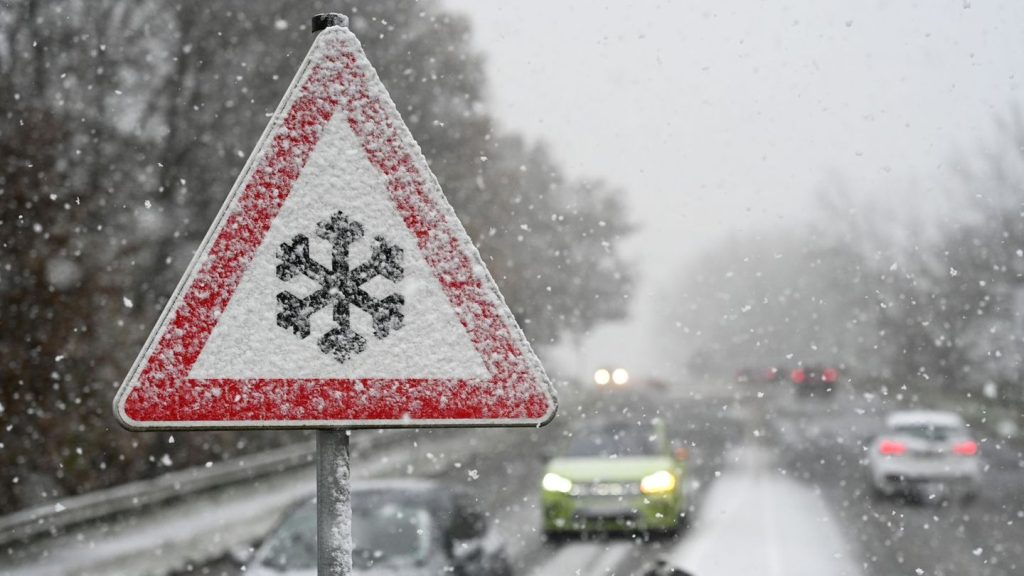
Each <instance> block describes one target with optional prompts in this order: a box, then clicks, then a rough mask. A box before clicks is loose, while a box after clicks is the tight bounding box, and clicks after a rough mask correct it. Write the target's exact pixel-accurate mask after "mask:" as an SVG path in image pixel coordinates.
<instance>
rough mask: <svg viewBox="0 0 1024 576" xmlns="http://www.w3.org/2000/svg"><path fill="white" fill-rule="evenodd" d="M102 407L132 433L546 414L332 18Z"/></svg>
mask: <svg viewBox="0 0 1024 576" xmlns="http://www.w3.org/2000/svg"><path fill="white" fill-rule="evenodd" d="M115 411H116V413H117V416H118V419H119V420H120V421H121V423H122V424H123V425H125V426H126V427H128V428H132V429H168V428H265V427H284V428H302V427H321V428H322V427H418V426H481V425H541V424H544V423H546V422H547V421H549V420H550V419H551V418H552V417H553V416H554V412H555V400H554V395H553V393H552V390H551V386H550V384H549V382H548V380H547V377H546V376H545V374H544V371H543V368H542V367H541V365H540V362H539V361H538V360H537V358H536V356H535V355H534V353H533V351H532V350H531V349H530V346H529V344H528V343H527V341H526V339H525V337H524V336H523V334H522V331H521V330H520V329H519V327H518V326H517V325H516V323H515V319H514V318H513V317H512V314H511V313H510V312H509V310H508V308H507V307H506V305H505V303H504V301H503V300H502V298H501V295H500V294H499V293H498V290H497V288H496V286H495V285H494V282H493V280H492V279H491V277H490V275H489V274H488V273H487V270H486V268H485V267H484V265H483V263H482V261H481V260H480V257H479V254H478V253H477V251H476V248H475V247H474V246H473V244H472V242H471V241H470V239H469V237H468V236H467V235H466V233H465V230H464V229H463V228H462V225H461V224H460V223H459V221H458V219H457V218H456V216H455V213H454V212H453V211H452V209H451V207H450V206H449V205H448V203H447V200H446V199H445V198H444V195H443V193H442V192H441V189H440V187H439V186H438V184H437V180H436V179H435V178H434V176H433V174H431V172H430V170H429V168H428V167H427V164H426V161H425V160H424V158H423V156H422V154H421V153H420V151H419V147H418V146H417V145H416V143H415V142H414V141H413V139H412V137H411V135H410V134H409V132H408V129H407V128H406V127H405V125H404V123H403V122H402V120H401V117H400V116H399V114H398V112H397V110H396V109H395V106H394V104H393V103H392V101H391V99H390V96H389V95H388V94H387V91H386V90H385V89H384V87H383V85H381V83H380V80H379V79H378V78H377V75H376V73H375V72H374V70H373V68H372V67H371V66H370V64H369V62H368V61H367V60H366V56H365V55H364V54H363V51H362V48H361V47H360V45H359V42H358V40H356V38H355V36H353V35H352V34H351V33H350V32H349V31H348V30H347V29H345V28H342V27H332V28H328V29H326V30H324V31H323V32H321V33H320V34H319V36H318V37H317V39H316V40H315V42H314V44H313V47H312V49H311V50H310V53H309V55H307V57H306V60H305V61H304V62H303V65H302V66H301V68H300V69H299V72H298V75H297V76H296V78H295V80H294V81H293V82H292V86H291V87H290V88H289V90H288V93H287V94H286V95H285V97H284V100H283V101H282V103H281V105H280V107H279V108H278V111H277V113H276V114H275V115H274V117H273V118H272V120H271V122H270V124H269V125H268V127H267V130H266V132H265V133H264V135H263V138H262V139H261V140H260V142H259V144H258V145H257V147H256V150H255V151H254V152H253V154H252V156H251V157H250V158H249V162H248V163H247V164H246V167H245V169H244V170H243V172H242V174H241V175H240V176H239V179H238V181H237V182H236V183H235V186H234V188H233V190H232V191H231V194H230V195H229V197H228V199H227V201H226V202H225V204H224V206H223V207H222V209H221V211H220V214H219V215H218V217H217V220H216V221H215V222H214V224H213V227H212V228H211V230H210V232H209V233H208V234H207V237H206V239H205V240H204V242H203V244H202V246H201V247H200V249H199V251H198V252H197V255H196V258H195V259H194V260H193V262H192V264H191V265H190V267H189V269H188V271H187V272H186V274H185V277H184V278H183V279H182V282H181V283H180V284H179V286H178V289H177V291H176V292H175V295H174V297H173V298H172V299H171V301H170V302H169V303H168V305H167V308H166V309H165V310H164V313H163V315H162V317H161V319H160V321H159V323H158V324H157V326H156V328H155V329H154V331H153V333H152V334H151V335H150V338H149V341H148V342H147V344H146V347H145V348H144V349H143V351H142V353H141V354H140V355H139V358H138V359H137V360H136V362H135V366H134V367H133V368H132V371H131V373H130V374H129V375H128V377H127V378H126V379H125V382H124V384H122V386H121V389H120V390H119V392H118V395H117V398H116V399H115Z"/></svg>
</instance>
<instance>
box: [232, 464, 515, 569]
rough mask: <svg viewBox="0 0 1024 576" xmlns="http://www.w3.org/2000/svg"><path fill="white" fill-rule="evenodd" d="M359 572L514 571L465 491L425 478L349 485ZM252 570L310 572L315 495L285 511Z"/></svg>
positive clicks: (354, 557)
mask: <svg viewBox="0 0 1024 576" xmlns="http://www.w3.org/2000/svg"><path fill="white" fill-rule="evenodd" d="M352 544H353V553H352V564H353V571H354V572H355V573H357V574H366V575H377V574H380V575H384V574H403V575H414V576H420V575H422V576H426V575H428V574H429V575H431V576H434V575H437V574H455V575H467V576H468V575H480V576H511V574H512V568H511V564H510V563H509V561H508V557H507V555H506V552H505V548H504V544H503V542H502V541H501V539H500V538H499V537H498V536H497V534H496V533H495V532H493V531H492V530H491V529H490V527H489V526H488V523H487V521H486V518H485V516H484V515H483V513H481V512H480V510H479V509H478V508H477V506H476V502H475V498H474V497H473V495H472V494H471V493H470V492H468V491H464V490H461V489H458V488H453V487H449V486H446V485H444V484H441V483H438V482H432V481H426V480H405V479H402V480H386V481H381V480H377V481H372V482H371V481H367V483H366V484H358V483H357V484H355V485H354V486H353V490H352ZM245 573H246V574H249V575H251V576H283V575H288V576H315V575H316V573H317V548H316V502H315V501H314V500H307V501H305V502H303V503H301V504H299V505H298V506H297V507H295V508H294V509H293V510H292V511H291V513H289V514H288V515H287V516H286V517H285V518H284V520H283V521H282V522H281V523H280V524H279V525H278V526H277V528H276V529H275V530H274V531H273V532H272V533H271V534H270V535H269V536H268V537H267V538H266V540H264V542H263V544H262V545H260V547H259V549H258V550H257V551H256V553H255V555H254V556H253V560H252V562H250V563H249V565H248V566H247V567H246V572H245Z"/></svg>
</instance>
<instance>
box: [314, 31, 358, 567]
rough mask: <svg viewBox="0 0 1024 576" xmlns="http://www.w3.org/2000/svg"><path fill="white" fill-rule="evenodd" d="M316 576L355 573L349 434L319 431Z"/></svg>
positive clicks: (345, 431) (317, 438) (317, 448)
mask: <svg viewBox="0 0 1024 576" xmlns="http://www.w3.org/2000/svg"><path fill="white" fill-rule="evenodd" d="M331 26H345V27H347V26H348V17H347V16H344V15H343V14H335V13H327V14H317V15H316V16H313V26H312V30H313V34H316V33H318V32H320V31H322V30H324V29H326V28H329V27H331ZM316 538H317V540H316V542H317V544H316V549H317V550H316V551H317V576H350V575H351V574H352V486H351V471H350V468H349V454H348V431H347V430H338V429H329V430H317V432H316Z"/></svg>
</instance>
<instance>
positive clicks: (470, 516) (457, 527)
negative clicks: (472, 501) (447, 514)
mask: <svg viewBox="0 0 1024 576" xmlns="http://www.w3.org/2000/svg"><path fill="white" fill-rule="evenodd" d="M486 533H487V520H486V519H485V518H484V515H483V514H481V513H480V512H479V511H478V510H476V509H475V508H461V509H457V510H456V511H455V513H454V515H453V517H452V524H451V528H450V529H449V531H448V537H449V538H451V539H452V540H453V541H459V540H476V539H478V538H482V537H483V536H484V534H486ZM456 547H457V546H456Z"/></svg>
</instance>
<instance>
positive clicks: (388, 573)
mask: <svg viewBox="0 0 1024 576" xmlns="http://www.w3.org/2000/svg"><path fill="white" fill-rule="evenodd" d="M443 571H444V568H443V567H432V568H423V569H415V570H413V571H410V570H409V569H408V568H370V569H368V570H367V569H364V570H358V569H354V570H353V571H352V573H353V574H358V575H359V576H397V575H399V574H401V575H402V576H434V575H436V574H440V573H442V572H443ZM245 573H246V574H248V575H249V576H317V569H316V568H310V569H305V570H285V571H284V572H278V571H277V570H272V569H270V568H267V567H266V566H259V565H255V566H251V567H249V568H248V569H247V570H246V571H245Z"/></svg>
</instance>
